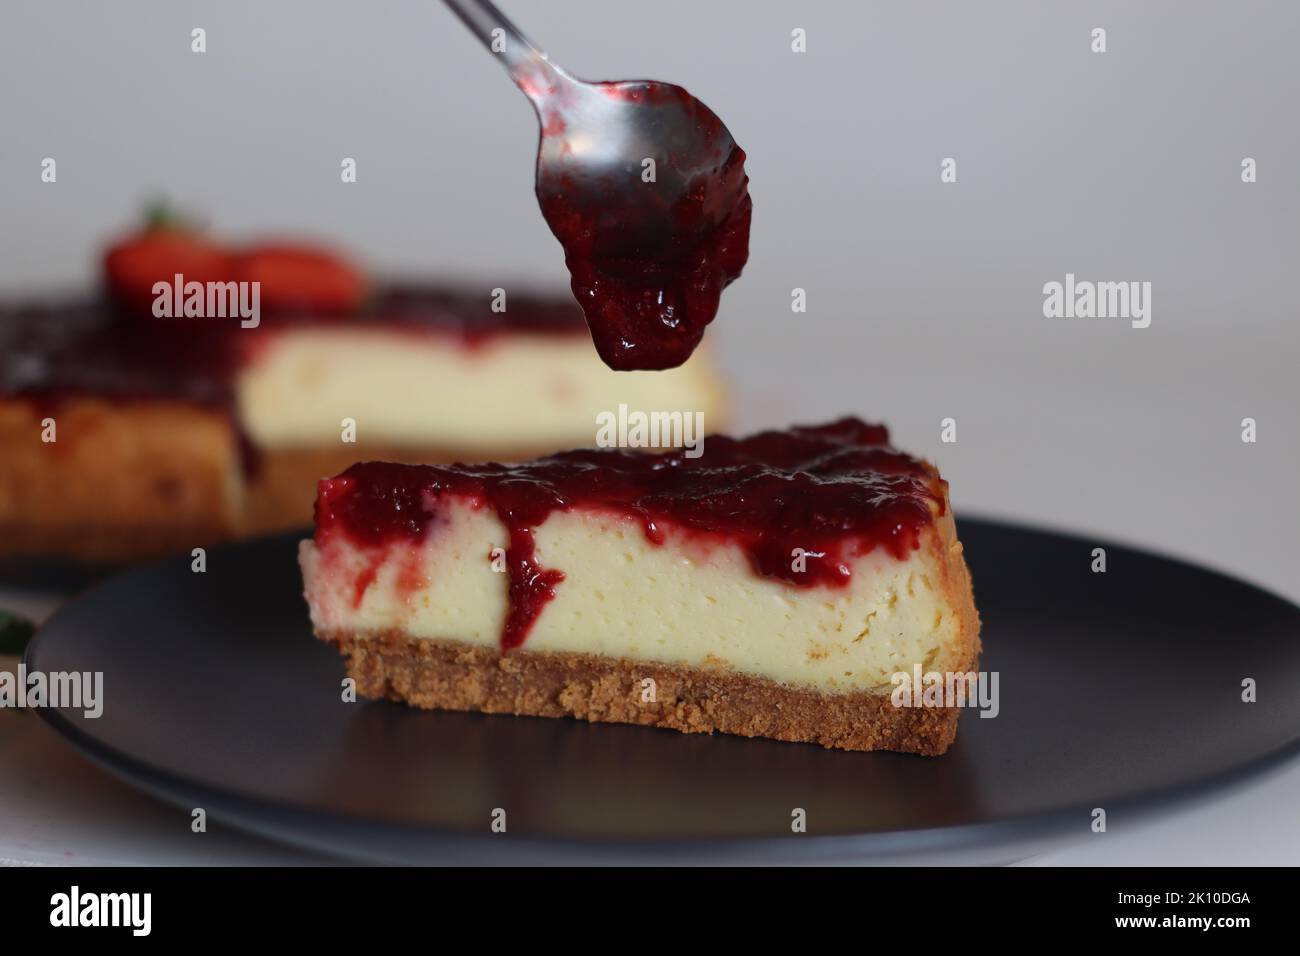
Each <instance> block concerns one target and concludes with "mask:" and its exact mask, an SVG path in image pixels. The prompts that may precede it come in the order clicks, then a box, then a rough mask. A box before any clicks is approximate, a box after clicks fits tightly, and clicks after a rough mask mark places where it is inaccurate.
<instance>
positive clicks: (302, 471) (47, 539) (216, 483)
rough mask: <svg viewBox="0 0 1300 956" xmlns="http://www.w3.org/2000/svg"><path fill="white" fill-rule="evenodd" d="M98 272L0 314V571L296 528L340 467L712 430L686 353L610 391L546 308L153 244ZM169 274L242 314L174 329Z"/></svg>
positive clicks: (186, 245) (154, 240)
mask: <svg viewBox="0 0 1300 956" xmlns="http://www.w3.org/2000/svg"><path fill="white" fill-rule="evenodd" d="M105 273H106V281H105V290H106V291H105V293H104V294H102V295H99V296H93V297H85V298H79V299H71V300H63V301H44V302H17V303H10V304H4V303H0V448H3V449H4V454H3V455H0V557H9V558H16V559H19V560H26V559H28V558H31V557H59V558H72V559H75V560H78V561H83V562H93V563H101V562H106V563H119V562H122V561H131V560H138V559H141V558H145V557H150V556H154V555H158V554H165V553H170V552H176V551H189V550H191V549H192V548H194V547H200V546H208V545H211V544H213V543H216V542H219V541H222V540H225V539H228V538H232V537H241V536H246V535H253V534H260V533H266V532H271V531H278V530H284V529H288V528H293V527H309V526H310V524H311V509H312V502H313V501H314V498H315V490H316V483H317V482H318V481H319V480H320V479H321V478H322V477H324V476H327V475H332V474H335V473H337V472H338V471H340V470H341V469H343V468H346V467H347V466H348V465H350V464H351V463H353V462H355V461H357V460H360V459H364V458H376V459H384V460H389V461H399V462H400V461H418V462H451V461H457V460H481V459H488V458H491V459H495V460H502V461H517V460H526V459H528V458H532V457H535V456H537V455H541V454H547V453H550V452H552V451H554V450H555V449H557V448H566V447H571V446H582V445H592V444H594V443H595V441H596V436H597V432H598V418H599V417H600V416H601V415H603V414H606V413H608V412H610V411H612V410H615V409H618V408H619V407H620V406H624V405H625V406H627V407H629V408H632V409H636V410H640V411H643V412H646V413H650V412H674V411H675V412H679V413H682V414H691V415H702V416H703V420H704V422H705V423H706V426H707V427H710V428H717V427H721V425H722V423H723V420H724V416H725V412H726V408H725V402H724V398H723V394H722V387H721V384H720V381H719V378H718V376H717V374H716V373H715V372H714V370H713V366H712V364H711V362H710V360H709V358H708V357H707V356H705V355H699V356H697V357H696V358H694V359H692V361H691V362H689V363H687V364H686V365H684V366H682V367H681V368H677V369H673V370H671V371H668V372H664V373H652V372H632V373H619V372H614V371H612V370H610V369H609V368H607V367H606V366H605V365H604V364H603V363H602V362H601V361H600V359H599V357H598V356H597V355H596V354H595V352H594V351H593V350H592V347H591V342H590V339H589V337H588V335H587V330H586V325H585V322H584V319H583V315H582V312H581V310H580V309H579V308H578V306H577V305H576V303H574V302H573V301H572V300H571V299H570V298H568V297H567V296H564V295H548V294H537V293H529V292H527V291H526V290H520V291H516V290H513V289H511V290H501V289H496V290H494V289H492V288H488V287H486V286H485V287H484V288H482V289H476V288H471V287H468V286H466V285H465V284H463V283H461V284H437V283H396V282H380V281H375V280H373V279H370V278H368V277H364V276H362V275H361V274H360V272H359V270H357V269H356V268H355V267H354V266H351V265H350V264H349V263H348V262H347V260H346V259H345V258H344V257H341V256H339V255H337V254H336V253H332V252H329V251H325V250H320V249H317V248H315V247H311V246H306V245H303V244H301V243H299V244H290V243H285V242H277V243H259V244H255V245H250V246H247V247H242V248H237V249H227V248H225V247H224V246H219V245H216V244H214V243H211V242H210V241H205V240H200V239H198V238H196V237H194V236H192V235H189V234H187V233H183V232H182V233H177V231H175V230H174V229H164V230H159V229H156V228H154V229H151V230H148V231H146V232H145V233H143V234H142V235H139V236H133V237H129V238H128V239H126V240H124V241H122V242H119V243H118V244H116V245H115V246H114V247H113V249H112V250H110V252H109V253H108V255H107V257H106V261H105ZM182 275H185V276H186V277H190V276H193V277H197V278H195V279H194V280H193V281H195V282H200V281H203V282H204V283H205V284H207V286H208V288H212V285H211V284H210V283H213V282H224V280H227V279H228V280H229V281H230V282H232V283H246V284H247V287H248V288H252V289H255V290H256V291H257V294H258V296H259V299H260V314H258V315H257V316H255V317H254V318H253V319H241V316H239V315H233V314H232V315H224V316H220V317H214V316H212V315H205V316H201V317H200V316H190V315H185V314H183V312H182V310H181V309H180V307H179V304H178V303H177V302H176V301H173V300H175V299H177V297H176V296H172V295H171V294H170V289H169V287H170V286H171V284H172V279H173V276H175V277H177V281H176V287H177V288H178V289H180V288H182V286H183V284H182V283H181V281H180V278H179V277H180V276H182ZM214 277H215V278H214ZM164 280H165V281H164ZM186 281H187V282H188V281H191V280H189V279H188V278H187V280H186ZM218 287H220V286H218ZM239 287H240V288H244V287H245V286H243V285H241V286H239ZM155 288H156V289H158V290H162V292H163V293H167V295H165V296H164V295H161V294H160V293H157V292H154V290H155ZM151 292H153V293H154V294H153V295H152V296H151ZM163 298H165V299H166V301H165V302H163V306H162V307H161V308H160V306H159V300H160V299H163ZM160 313H162V314H160Z"/></svg>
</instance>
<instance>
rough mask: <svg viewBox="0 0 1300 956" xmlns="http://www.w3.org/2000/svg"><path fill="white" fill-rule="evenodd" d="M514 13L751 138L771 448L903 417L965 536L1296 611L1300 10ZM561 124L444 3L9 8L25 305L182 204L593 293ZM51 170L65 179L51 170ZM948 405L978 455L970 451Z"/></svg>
mask: <svg viewBox="0 0 1300 956" xmlns="http://www.w3.org/2000/svg"><path fill="white" fill-rule="evenodd" d="M503 5H504V6H505V8H506V10H507V12H508V13H510V14H511V15H513V16H514V17H515V19H516V20H517V21H518V23H519V25H520V26H521V27H522V28H523V29H524V31H525V32H526V33H528V34H529V35H530V36H532V37H533V39H535V40H536V41H538V42H539V43H540V44H541V45H543V46H544V47H545V48H546V49H547V50H548V51H549V52H550V53H551V55H552V56H553V57H554V59H555V60H556V61H557V62H559V63H561V64H563V65H564V66H566V67H567V68H569V69H570V70H571V71H572V72H574V73H577V74H579V75H583V76H588V77H591V78H596V79H614V78H635V77H653V78H660V79H669V80H672V81H674V82H678V83H681V84H682V85H684V86H686V87H687V88H688V89H690V90H691V91H692V92H694V93H695V94H696V95H698V96H700V97H701V98H702V99H704V100H705V101H706V102H707V103H708V104H709V105H710V106H711V107H712V108H713V109H714V110H715V111H716V112H717V113H718V114H719V115H720V116H721V117H722V118H723V119H724V121H725V122H726V123H727V124H728V126H729V127H730V128H731V130H732V132H733V133H734V135H735V137H736V139H737V140H738V142H739V143H740V144H741V145H742V146H743V147H744V148H745V149H746V150H747V151H748V153H749V156H750V159H749V163H748V169H749V173H750V176H751V191H752V194H753V197H754V207H755V214H754V227H753V239H752V254H751V259H750V264H749V266H748V268H747V270H746V272H745V275H744V277H743V278H742V279H741V280H740V281H739V282H737V283H736V284H735V285H734V286H733V287H732V288H731V289H730V290H728V292H727V293H726V295H725V296H724V301H723V308H722V311H721V314H720V315H719V318H718V320H717V323H716V325H715V328H714V331H713V332H712V333H711V334H710V337H711V338H712V340H713V342H714V345H715V346H716V352H717V353H718V354H719V356H720V358H721V361H722V363H723V365H724V366H725V368H726V370H727V372H728V373H729V375H730V377H731V380H732V382H733V385H734V387H735V392H736V396H737V411H738V418H739V424H740V425H741V426H742V427H744V428H749V427H759V426H765V425H779V424H786V423H789V422H791V421H800V420H802V421H811V420H816V419H819V418H825V417H828V416H833V415H840V414H844V413H848V412H852V413H856V414H859V415H862V416H864V417H867V418H871V419H877V420H883V421H886V422H888V423H889V424H890V425H891V427H892V429H893V431H894V434H895V437H896V439H897V441H898V443H899V444H901V445H902V446H904V447H906V448H908V449H909V450H913V451H917V452H922V453H925V454H927V455H929V456H931V457H933V458H934V459H935V460H936V461H937V462H938V464H939V466H940V468H941V469H942V471H943V472H944V474H945V475H946V476H947V477H948V478H949V480H950V481H951V483H952V488H953V498H954V502H955V505H956V507H957V509H958V512H959V513H961V512H963V511H964V512H967V513H981V514H987V515H996V516H1005V517H1014V518H1016V519H1017V520H1021V521H1027V522H1031V523H1035V524H1043V525H1050V526H1053V527H1059V528H1063V529H1068V530H1076V531H1082V532H1084V533H1085V534H1095V535H1097V536H1099V537H1100V536H1105V537H1110V538H1117V539H1120V540H1123V541H1125V542H1129V543H1135V544H1139V545H1142V546H1145V547H1149V548H1152V549H1155V550H1159V551H1163V552H1166V553H1171V554H1174V555H1177V556H1182V557H1187V558H1191V559H1194V560H1197V561H1200V562H1202V563H1205V564H1209V565H1211V566H1214V567H1216V568H1220V569H1226V570H1228V571H1230V572H1232V573H1234V574H1237V575H1239V576H1242V577H1244V578H1246V579H1248V580H1251V581H1253V582H1256V583H1258V584H1260V585H1262V586H1265V587H1267V588H1269V589H1271V590H1274V591H1276V592H1278V593H1281V594H1283V595H1286V596H1288V597H1290V598H1292V599H1300V557H1297V541H1300V507H1297V504H1296V489H1297V476H1298V475H1300V423H1298V419H1297V414H1298V412H1300V384H1297V354H1298V349H1297V341H1298V335H1297V327H1296V324H1295V315H1294V313H1295V311H1296V298H1297V282H1296V278H1297V266H1298V265H1300V185H1298V184H1300V123H1297V117H1300V65H1297V58H1296V54H1295V46H1294V44H1295V38H1296V37H1297V36H1300V6H1298V5H1296V4H1290V3H1281V2H1279V3H1259V2H1233V3H1228V2H1222V3H1213V4H1209V3H1173V2H1164V3H1162V2H1146V3H1142V4H1119V3H1113V4H1112V3H1089V4H1075V3H1051V4H1043V3H1036V2H1029V0H1026V2H1019V3H1007V2H990V3H982V4H971V3H957V2H950V3H857V2H854V3H848V2H825V0H823V2H803V3H793V2H744V3H742V2H740V0H727V2H722V0H709V2H701V0H693V2H682V0H656V2H655V3H653V4H633V3H628V2H624V3H611V2H608V0H604V2H595V0H582V2H578V0H551V2H537V0H534V2H529V3H525V2H522V0H503ZM195 26H202V27H204V28H206V29H207V34H208V52H207V53H206V54H203V55H196V54H193V53H191V52H190V50H189V43H190V39H189V37H190V30H191V28H193V27H195ZM1096 26H1101V27H1105V28H1106V29H1107V31H1108V46H1109V51H1108V52H1107V53H1105V54H1102V55H1098V54H1093V53H1091V52H1090V50H1089V44H1090V31H1091V30H1092V28H1093V27H1096ZM794 27H802V28H804V29H806V30H807V33H808V52H807V53H806V54H802V55H797V54H794V53H792V52H791V51H790V31H791V29H793V28H794ZM536 135H537V133H536V125H535V122H534V119H533V117H532V113H531V109H530V107H529V106H528V104H527V102H526V101H525V100H524V98H523V97H522V96H521V95H520V94H519V93H518V92H517V91H516V90H515V89H514V88H513V87H512V86H511V85H510V83H509V82H508V81H507V80H506V78H505V76H504V74H503V73H502V72H501V70H500V68H499V66H498V65H497V64H495V63H494V62H493V61H492V59H491V58H490V57H489V56H488V55H487V54H486V53H485V52H484V51H483V50H482V49H481V48H480V47H478V46H477V45H476V43H475V42H474V41H473V40H472V39H471V38H470V37H469V35H468V34H466V33H465V32H464V31H463V29H462V28H460V26H459V25H458V24H457V23H456V22H455V21H454V20H453V19H452V17H451V16H450V14H448V13H447V12H446V11H445V10H444V9H443V8H442V7H441V6H440V5H439V4H437V3H434V2H432V0H401V2H397V0H394V2H385V3H345V2H338V0H332V2H319V0H318V2H285V0H263V2H260V3H252V2H246V3H235V2H222V3H216V2H208V3H197V2H196V3H184V2H164V0H149V2H146V0H135V2H132V3H114V4H104V3H100V2H69V0H61V2H50V3H34V2H17V0H11V2H7V3H5V4H4V6H3V9H2V10H0V292H4V293H5V294H8V293H11V292H18V291H24V290H26V291H36V292H39V291H46V290H49V291H52V290H61V289H65V288H68V287H70V286H83V287H89V286H90V285H91V284H92V283H93V282H94V281H95V277H96V256H97V254H98V251H99V250H100V248H101V247H102V243H103V242H104V240H105V239H106V238H107V237H109V236H111V235H112V234H113V233H115V232H118V231H121V230H123V229H126V228H128V227H129V226H130V225H131V224H132V221H133V218H134V216H135V214H136V212H137V210H138V209H139V207H140V206H141V204H142V203H143V201H144V200H145V199H147V198H148V197H149V196H152V195H155V194H159V193H164V194H166V195H168V196H170V197H172V198H173V199H174V200H175V201H176V202H178V203H180V204H182V205H184V206H186V207H188V208H190V209H191V210H194V211H196V212H199V213H201V214H202V215H203V216H204V217H205V218H206V219H207V221H208V222H209V223H210V224H211V225H212V226H213V227H214V228H215V229H216V230H218V231H219V232H221V233H222V234H224V235H228V236H232V237H243V236H249V235H265V234H268V233H275V234H283V233H286V232H288V233H301V234H305V235H308V236H311V237H316V238H323V239H326V240H329V241H332V242H334V243H336V244H338V245H340V246H342V247H344V248H347V249H350V250H352V251H353V253H354V254H355V255H357V256H358V257H359V258H361V259H362V260H363V261H365V262H366V263H367V264H368V265H369V266H370V267H371V268H373V269H374V270H376V271H379V272H384V273H394V274H403V275H414V276H439V275H443V276H456V277H458V278H465V279H468V280H469V281H471V282H481V284H482V286H483V287H484V289H489V288H491V287H493V286H497V285H506V286H509V285H510V284H511V283H527V284H529V285H539V284H540V285H549V286H554V287H555V288H557V289H562V288H563V287H564V283H565V279H566V276H565V273H564V267H563V261H562V258H561V255H560V251H559V247H558V245H557V244H556V243H555V241H554V240H553V239H552V238H551V236H550V234H549V232H548V231H547V229H546V227H545V225H544V223H543V222H542V220H541V217H540V216H539V214H538V212H537V209H536V206H535V204H534V202H533V199H532V194H531V175H532V160H533V152H534V149H535V145H536ZM45 156H52V157H55V158H56V160H57V162H58V174H59V176H58V183H57V184H54V185H48V184H42V183H41V182H40V179H39V173H40V161H41V159H42V158H43V157H45ZM344 156H351V157H355V158H356V159H357V162H358V169H359V182H358V183H356V184H354V185H343V184H342V183H341V182H340V181H339V162H340V160H341V159H342V158H343V157H344ZM949 156H951V157H954V158H955V159H956V160H957V167H958V182H957V183H956V184H951V185H944V184H941V183H940V181H939V164H940V161H941V160H942V159H943V158H944V157H949ZM1246 156H1251V157H1254V158H1255V159H1256V160H1257V162H1258V170H1259V181H1258V182H1257V183H1255V184H1251V185H1246V184H1243V183H1242V182H1241V180H1240V164H1241V160H1242V158H1243V157H1246ZM1066 272H1074V273H1076V274H1077V275H1078V276H1079V277H1080V278H1090V279H1098V280H1146V281H1150V282H1151V283H1152V286H1153V293H1152V306H1153V312H1152V323H1151V327H1150V328H1148V329H1142V330H1138V329H1132V328H1130V327H1129V326H1128V324H1127V323H1126V322H1123V321H1122V320H1106V319H1092V320H1084V319H1076V320H1065V319H1057V320H1053V319H1046V318H1044V317H1043V315H1042V291H1041V290H1042V286H1043V283H1045V282H1048V281H1051V280H1058V281H1059V280H1061V279H1063V277H1064V275H1065V273H1066ZM796 286H797V287H802V288H804V289H806V290H807V296H808V312H807V313H806V314H802V315H796V314H792V312H791V310H790V294H791V289H792V288H794V287H796ZM1248 416H1249V417H1253V418H1255V419H1256V420H1257V421H1258V428H1259V440H1258V442H1257V443H1256V444H1243V443H1242V442H1241V441H1240V428H1241V425H1240V423H1241V420H1242V419H1243V418H1245V417H1248ZM945 417H953V418H955V419H956V421H957V437H958V441H957V443H956V444H952V445H949V444H942V443H940V441H939V423H940V420H941V419H943V418H945ZM976 585H977V589H978V581H977V582H976ZM1187 599H1188V600H1195V599H1196V598H1195V595H1188V597H1187ZM3 717H5V715H0V718H3ZM4 759H5V754H4V752H3V751H0V761H2V760H4ZM5 776H6V775H5V774H4V773H0V780H3V779H4V778H5ZM10 779H14V778H13V777H11V778H10ZM56 789H57V788H56ZM10 799H12V794H10V795H8V796H6V795H5V792H4V790H3V789H0V839H2V838H3V833H4V823H3V821H4V817H3V813H4V810H3V807H4V806H5V802H4V801H6V800H10ZM1252 800H1253V801H1255V802H1254V803H1249V802H1247V801H1252ZM1298 803H1300V774H1297V773H1295V772H1291V773H1289V774H1286V775H1283V776H1282V777H1280V778H1277V779H1275V780H1274V781H1273V782H1271V783H1268V784H1266V785H1263V786H1261V787H1258V788H1255V789H1253V790H1251V791H1249V792H1247V793H1245V794H1243V795H1239V796H1238V797H1234V798H1233V799H1232V800H1229V801H1226V802H1224V803H1222V804H1220V805H1219V808H1218V809H1217V810H1215V811H1213V812H1211V811H1204V812H1205V813H1209V814H1210V815H1209V816H1207V817H1206V818H1205V819H1204V820H1203V821H1202V822H1201V823H1197V824H1196V825H1195V826H1193V827H1192V829H1191V831H1190V832H1192V833H1195V834H1197V835H1198V839H1192V840H1189V839H1188V833H1189V830H1188V829H1187V827H1185V826H1183V825H1182V824H1178V825H1176V826H1173V825H1171V828H1170V829H1168V830H1167V831H1161V830H1160V829H1159V826H1160V825H1157V826H1156V827H1155V828H1154V829H1153V830H1151V831H1150V832H1151V833H1154V834H1155V835H1154V836H1151V835H1148V836H1147V837H1144V839H1147V840H1148V842H1147V843H1146V844H1143V843H1141V842H1139V843H1136V844H1133V843H1129V844H1125V843H1123V842H1122V841H1121V840H1113V841H1111V842H1110V843H1109V844H1108V847H1109V849H1107V850H1105V851H1101V850H1098V849H1097V848H1096V847H1095V846H1085V847H1081V848H1079V849H1078V850H1077V851H1073V852H1075V853H1076V854H1078V855H1076V856H1073V857H1069V858H1070V859H1073V860H1079V861H1084V862H1088V861H1094V860H1098V859H1104V861H1107V862H1109V861H1112V860H1114V859H1126V858H1128V857H1125V856H1124V854H1125V853H1129V854H1130V855H1131V854H1133V853H1136V854H1138V855H1142V854H1143V853H1146V854H1147V855H1148V856H1149V857H1150V859H1149V860H1148V861H1149V862H1189V861H1190V860H1189V858H1188V854H1195V853H1197V852H1202V853H1209V854H1210V859H1224V858H1225V857H1224V856H1223V853H1224V852H1227V851H1225V850H1223V847H1222V845H1221V844H1222V843H1223V841H1226V845H1227V846H1229V847H1232V848H1235V852H1236V853H1237V855H1236V856H1235V857H1231V858H1233V859H1238V860H1240V861H1243V862H1249V861H1251V860H1255V861H1260V862H1263V861H1271V862H1292V863H1294V862H1297V861H1300V838H1298V837H1297V836H1296V834H1295V828H1294V826H1289V827H1288V826H1286V825H1285V824H1286V823H1289V822H1290V821H1291V819H1292V817H1291V815H1290V812H1289V808H1290V807H1294V806H1295V805H1297V804H1298ZM15 806H16V805H15ZM10 819H11V820H12V819H14V818H13V817H10ZM1179 819H1182V818H1179ZM1279 828H1281V829H1283V830H1287V831H1288V832H1287V833H1286V835H1285V838H1283V834H1281V833H1279V832H1278V830H1279ZM1144 832H1145V831H1144ZM1162 832H1164V834H1165V835H1164V836H1161V835H1160V834H1161V833H1162ZM1216 841H1217V842H1216ZM1117 845H1118V846H1120V847H1127V848H1128V849H1115V847H1116V846H1117ZM1134 847H1136V849H1134ZM1143 847H1145V850H1144V849H1142V848H1143ZM1215 847H1218V849H1217V850H1213V851H1212V850H1211V848H1215ZM1102 852H1105V853H1111V854H1119V856H1118V857H1115V856H1112V857H1104V858H1098V857H1096V856H1094V854H1098V853H1102ZM0 855H3V852H2V851H0Z"/></svg>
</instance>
